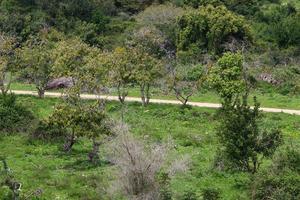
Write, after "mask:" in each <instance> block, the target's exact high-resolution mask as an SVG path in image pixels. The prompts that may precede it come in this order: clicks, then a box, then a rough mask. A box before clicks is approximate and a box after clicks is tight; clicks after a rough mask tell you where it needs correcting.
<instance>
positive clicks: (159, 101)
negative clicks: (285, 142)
mask: <svg viewBox="0 0 300 200" xmlns="http://www.w3.org/2000/svg"><path fill="white" fill-rule="evenodd" d="M12 92H13V93H15V94H19V95H33V96H37V95H38V94H37V92H34V91H20V90H13V91H12ZM45 96H46V97H56V98H58V97H61V96H62V94H61V93H59V92H46V93H45ZM81 98H83V99H98V98H99V96H97V95H92V94H82V95H81ZM101 98H102V99H107V100H109V101H118V97H117V96H107V95H103V96H101ZM126 101H128V102H140V101H141V99H140V98H137V97H127V98H126ZM151 103H156V104H176V105H180V104H181V102H179V101H176V100H163V99H151ZM188 104H189V105H191V106H196V107H203V108H219V107H220V106H221V105H220V104H215V103H200V102H189V103H188ZM261 110H262V111H264V112H272V113H281V112H282V113H287V114H292V115H300V110H290V109H281V108H261Z"/></svg>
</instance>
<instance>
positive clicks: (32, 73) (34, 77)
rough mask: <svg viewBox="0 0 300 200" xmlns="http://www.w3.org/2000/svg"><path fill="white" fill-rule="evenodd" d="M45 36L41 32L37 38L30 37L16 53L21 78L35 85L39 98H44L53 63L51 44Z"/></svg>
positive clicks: (45, 34)
mask: <svg viewBox="0 0 300 200" xmlns="http://www.w3.org/2000/svg"><path fill="white" fill-rule="evenodd" d="M47 34H48V33H43V32H41V33H40V35H39V37H38V38H35V37H32V38H31V39H29V40H28V41H27V42H26V43H25V46H23V47H22V48H21V49H20V50H19V51H18V61H19V67H20V68H21V76H24V77H25V78H26V79H27V80H29V82H30V83H34V84H35V87H36V89H37V91H38V95H39V97H40V98H43V97H44V94H45V90H46V87H47V83H48V82H49V81H50V79H51V74H52V66H53V62H54V59H53V43H52V42H51V41H50V40H49V38H47V37H48V36H47Z"/></svg>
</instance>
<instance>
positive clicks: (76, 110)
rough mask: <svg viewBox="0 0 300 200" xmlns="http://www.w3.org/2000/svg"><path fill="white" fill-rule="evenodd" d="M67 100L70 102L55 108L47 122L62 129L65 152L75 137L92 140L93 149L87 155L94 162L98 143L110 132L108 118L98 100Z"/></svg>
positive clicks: (73, 142) (70, 148) (69, 149)
mask: <svg viewBox="0 0 300 200" xmlns="http://www.w3.org/2000/svg"><path fill="white" fill-rule="evenodd" d="M69 100H71V101H72V102H71V103H70V102H69V103H68V102H67V103H65V104H63V105H59V106H57V107H56V108H55V111H54V113H53V114H52V115H51V116H50V118H49V122H50V123H52V124H53V125H55V126H58V127H60V128H61V129H62V130H64V132H65V133H64V134H65V137H66V142H65V144H64V147H63V150H64V151H65V152H69V151H71V150H72V147H73V145H74V144H75V143H76V141H77V138H79V137H87V138H90V139H91V140H92V142H93V150H92V151H91V152H90V153H89V155H88V156H89V159H90V161H92V162H94V161H96V159H97V156H98V151H99V145H100V144H101V142H102V141H103V140H104V139H105V138H106V136H108V135H110V133H111V131H110V126H109V118H108V116H107V115H106V113H105V110H104V107H103V106H101V104H99V102H98V103H97V104H94V105H89V104H85V103H84V102H81V100H79V99H77V97H75V98H74V99H69ZM97 140H98V141H97Z"/></svg>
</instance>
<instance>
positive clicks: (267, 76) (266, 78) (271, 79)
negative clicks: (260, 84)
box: [258, 73, 280, 85]
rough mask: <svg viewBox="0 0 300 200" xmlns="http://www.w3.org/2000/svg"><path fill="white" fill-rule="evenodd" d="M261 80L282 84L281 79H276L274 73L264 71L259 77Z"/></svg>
mask: <svg viewBox="0 0 300 200" xmlns="http://www.w3.org/2000/svg"><path fill="white" fill-rule="evenodd" d="M258 79H259V80H261V81H265V82H267V83H270V84H272V85H278V84H280V81H279V80H276V79H275V78H274V77H273V75H272V74H267V73H262V74H260V75H259V77H258Z"/></svg>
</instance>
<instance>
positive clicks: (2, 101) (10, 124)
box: [0, 95, 35, 133]
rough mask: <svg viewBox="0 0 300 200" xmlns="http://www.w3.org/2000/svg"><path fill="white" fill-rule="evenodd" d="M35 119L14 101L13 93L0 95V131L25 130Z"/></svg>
mask: <svg viewBox="0 0 300 200" xmlns="http://www.w3.org/2000/svg"><path fill="white" fill-rule="evenodd" d="M34 121H35V117H34V116H33V114H32V113H31V112H30V111H29V110H27V109H26V108H25V107H24V106H22V105H20V104H18V103H17V102H16V96H15V95H1V96H0V131H3V132H6V133H12V132H26V131H29V130H30V128H32V127H31V126H32V124H33V122H34Z"/></svg>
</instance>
